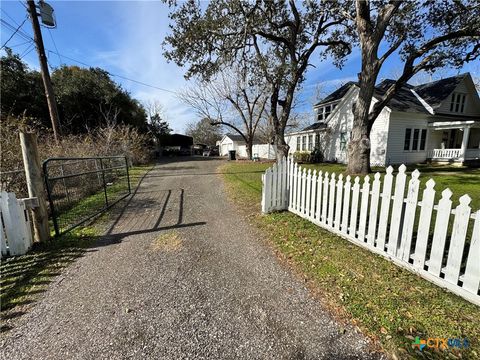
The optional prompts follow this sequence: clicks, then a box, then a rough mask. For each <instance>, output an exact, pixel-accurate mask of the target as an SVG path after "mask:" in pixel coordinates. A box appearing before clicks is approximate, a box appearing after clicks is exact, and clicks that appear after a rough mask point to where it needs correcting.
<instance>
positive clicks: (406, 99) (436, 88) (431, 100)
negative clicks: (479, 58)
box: [315, 73, 470, 114]
mask: <svg viewBox="0 0 480 360" xmlns="http://www.w3.org/2000/svg"><path fill="white" fill-rule="evenodd" d="M466 76H470V74H469V73H465V74H461V75H457V76H452V77H449V78H446V79H442V80H438V81H433V82H429V83H426V84H422V85H418V86H412V85H409V84H407V85H404V86H403V87H402V88H401V89H400V90H399V91H398V92H397V93H396V94H395V96H394V97H393V99H392V100H390V102H389V103H388V105H387V106H388V107H389V108H390V109H392V110H396V111H404V112H417V113H418V112H419V113H426V114H428V113H429V112H428V110H427V109H426V108H425V106H423V104H422V103H421V102H420V101H419V100H418V98H417V97H416V96H415V94H414V93H413V92H412V91H411V90H414V91H415V92H416V93H417V94H418V95H419V96H420V97H421V98H422V99H423V100H425V102H426V103H427V104H428V105H430V106H431V107H432V108H433V109H434V110H435V109H436V108H438V107H439V106H440V105H441V104H442V102H443V101H444V100H445V99H446V98H447V97H448V96H449V95H450V94H451V93H452V92H453V90H455V88H456V87H457V85H458V84H459V83H460V82H461V81H462V80H463V79H465V77H466ZM394 82H395V80H391V79H386V80H383V81H382V82H380V83H379V84H378V85H377V86H376V87H375V93H374V96H377V97H381V96H383V95H384V94H385V92H386V91H387V89H388V88H389V87H390V86H391V85H392V84H393V83H394ZM352 85H357V83H356V82H353V81H350V82H348V83H346V84H345V85H343V86H342V87H340V88H339V89H337V90H335V91H334V92H332V93H331V94H330V95H328V96H327V97H325V98H324V99H323V100H322V101H320V102H319V103H317V104H315V106H319V105H322V104H325V103H328V102H332V101H335V100H340V99H341V98H343V97H344V96H345V94H346V93H347V92H348V90H349V89H350V87H351V86H352Z"/></svg>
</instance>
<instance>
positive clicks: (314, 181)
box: [310, 170, 317, 220]
mask: <svg viewBox="0 0 480 360" xmlns="http://www.w3.org/2000/svg"><path fill="white" fill-rule="evenodd" d="M311 183H312V198H311V200H310V219H311V220H313V219H314V218H315V204H316V202H317V170H313V175H312V179H311Z"/></svg>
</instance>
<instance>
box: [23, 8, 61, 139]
mask: <svg viewBox="0 0 480 360" xmlns="http://www.w3.org/2000/svg"><path fill="white" fill-rule="evenodd" d="M27 3H28V12H29V13H30V18H31V19H32V27H33V40H34V41H35V44H36V46H37V52H38V58H39V60H40V72H41V74H42V80H43V85H44V87H45V96H46V97H47V104H48V111H49V113H50V119H51V121H52V129H53V136H54V138H55V141H56V142H58V141H59V136H60V127H59V117H58V109H57V102H56V101H55V94H54V92H53V86H52V80H51V79H50V72H49V71H48V65H47V57H46V56H45V48H44V46H43V38H42V32H41V30H40V24H39V22H38V15H37V8H36V6H35V1H34V0H27Z"/></svg>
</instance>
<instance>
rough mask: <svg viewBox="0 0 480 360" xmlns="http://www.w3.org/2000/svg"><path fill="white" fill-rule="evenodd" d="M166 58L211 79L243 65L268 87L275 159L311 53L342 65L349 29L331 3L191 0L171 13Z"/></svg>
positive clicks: (283, 145)
mask: <svg viewBox="0 0 480 360" xmlns="http://www.w3.org/2000/svg"><path fill="white" fill-rule="evenodd" d="M170 18H171V20H172V24H171V30H172V33H171V34H170V35H169V36H167V38H166V43H165V48H166V51H165V56H166V57H167V58H168V59H169V60H171V61H174V62H176V63H177V64H178V65H180V66H186V67H187V71H186V76H187V77H188V78H190V77H192V76H200V77H202V78H203V79H210V78H211V77H212V76H214V75H215V74H217V73H218V72H219V71H220V70H222V69H224V68H225V67H228V66H231V65H232V64H234V63H242V64H243V65H244V66H246V67H249V68H250V71H252V72H253V73H255V74H257V76H259V77H262V81H266V82H267V83H268V86H269V94H270V101H269V109H270V116H269V118H270V121H271V122H272V126H273V128H274V130H275V143H276V145H277V151H278V155H280V156H283V155H286V153H287V152H288V146H287V144H286V143H285V139H284V132H285V128H286V126H287V122H288V120H289V118H290V112H291V110H292V105H293V102H294V94H295V92H296V91H297V89H298V87H299V85H300V84H301V83H302V82H303V80H304V78H305V72H306V70H307V67H308V66H309V65H310V61H311V57H312V56H313V55H314V54H315V55H316V56H319V57H320V58H321V57H323V58H325V57H327V56H330V58H331V59H333V61H334V62H335V63H336V64H339V65H340V64H341V63H342V60H343V58H344V56H345V55H346V54H347V53H349V52H350V50H351V47H350V43H349V41H347V39H348V35H349V29H348V28H347V27H344V26H343V25H344V22H345V21H344V16H343V15H342V13H341V12H340V11H339V10H338V8H337V5H336V3H335V2H330V1H329V2H322V3H319V2H315V1H304V2H302V3H301V4H298V5H297V3H296V2H295V1H294V0H289V1H278V2H270V1H253V2H249V1H242V0H212V1H210V2H209V3H208V5H206V6H205V5H204V4H200V3H199V2H197V1H195V0H190V1H187V2H185V3H182V5H179V6H176V7H174V10H173V11H172V13H171V14H170Z"/></svg>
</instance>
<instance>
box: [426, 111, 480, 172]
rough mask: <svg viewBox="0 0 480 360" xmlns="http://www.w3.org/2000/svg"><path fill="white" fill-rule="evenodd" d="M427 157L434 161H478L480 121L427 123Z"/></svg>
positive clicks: (479, 152)
mask: <svg viewBox="0 0 480 360" xmlns="http://www.w3.org/2000/svg"><path fill="white" fill-rule="evenodd" d="M428 127H429V129H430V131H429V135H430V136H429V137H430V141H429V150H428V153H427V159H429V160H431V161H435V162H450V163H455V162H458V163H464V162H471V161H480V122H478V121H476V120H467V121H438V122H432V123H430V124H428Z"/></svg>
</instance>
